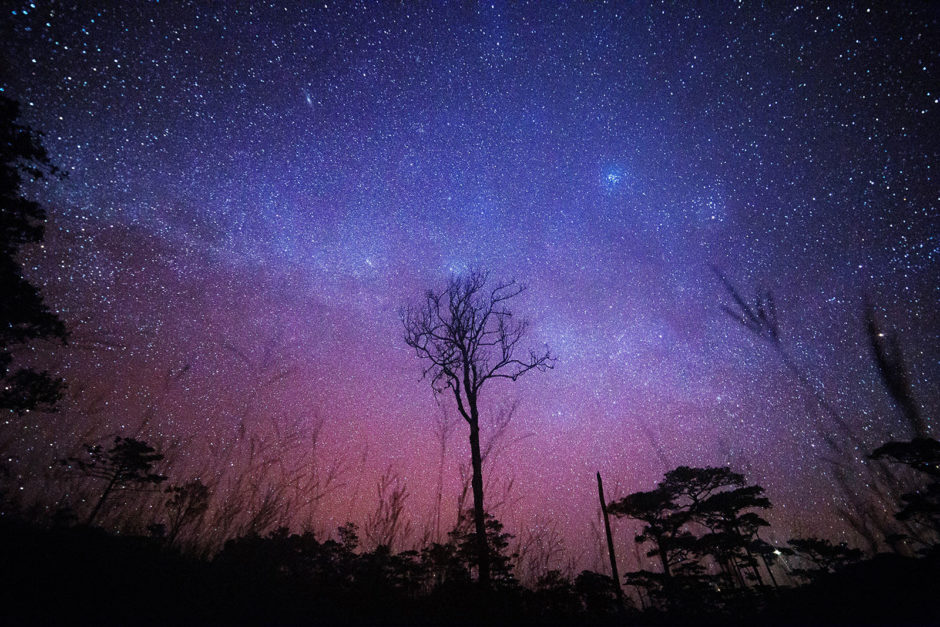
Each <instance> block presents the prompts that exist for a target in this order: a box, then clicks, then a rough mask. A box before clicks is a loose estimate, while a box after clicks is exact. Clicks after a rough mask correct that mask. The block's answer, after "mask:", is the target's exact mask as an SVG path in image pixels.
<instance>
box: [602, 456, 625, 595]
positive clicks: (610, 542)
mask: <svg viewBox="0 0 940 627" xmlns="http://www.w3.org/2000/svg"><path fill="white" fill-rule="evenodd" d="M597 493H598V496H600V498H601V512H602V513H603V514H604V531H606V532H607V554H608V555H610V576H611V579H613V580H614V586H615V588H614V589H615V590H616V591H617V599H618V600H620V601H621V602H622V601H623V589H622V588H621V587H620V574H619V573H618V572H617V558H616V556H615V555H614V537H613V535H611V533H610V517H609V516H608V515H607V503H606V502H605V501H604V483H603V482H602V481H601V473H600V472H598V473H597Z"/></svg>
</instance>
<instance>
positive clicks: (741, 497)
mask: <svg viewBox="0 0 940 627" xmlns="http://www.w3.org/2000/svg"><path fill="white" fill-rule="evenodd" d="M745 484H746V481H745V479H744V476H743V475H741V474H738V473H735V472H732V471H731V470H730V469H728V468H690V467H688V466H680V467H678V468H676V469H675V470H671V471H669V472H667V473H666V475H665V477H664V478H663V480H662V481H661V482H660V483H659V485H658V486H657V487H656V489H655V490H651V491H648V492H635V493H633V494H630V495H628V496H626V497H624V498H623V499H620V500H619V501H614V502H612V503H610V505H609V506H608V507H609V510H610V513H612V514H614V515H615V516H618V517H627V518H633V519H635V520H639V521H641V522H643V523H645V524H644V526H643V528H642V530H641V532H640V533H639V534H638V535H637V536H636V541H637V542H638V543H640V544H649V545H650V547H651V548H650V549H649V550H648V551H647V556H648V557H656V558H658V560H659V564H660V568H661V572H659V573H656V572H652V571H648V570H639V571H634V572H631V573H627V574H626V576H625V578H624V580H625V582H626V583H627V584H628V585H631V586H636V587H640V588H643V589H645V590H646V591H647V593H648V594H649V595H650V596H651V597H652V598H655V599H658V600H659V601H660V602H662V603H666V604H673V605H674V604H676V603H683V602H691V601H690V600H694V599H698V601H694V602H699V603H700V602H704V601H706V600H708V599H710V598H712V597H714V593H715V591H717V590H719V589H720V588H721V587H723V586H727V587H739V588H745V587H747V586H748V585H749V582H748V576H746V575H745V573H749V575H750V579H751V580H752V581H754V582H756V583H763V581H762V578H761V576H760V574H759V571H758V570H757V567H758V564H757V561H756V558H755V556H754V554H753V552H752V547H756V546H757V544H756V542H757V540H758V538H757V532H758V530H759V529H760V528H761V527H765V526H767V525H768V523H767V521H765V520H764V519H763V518H761V517H760V516H758V515H757V514H756V513H754V512H753V511H751V510H760V509H767V508H769V507H770V501H769V500H768V499H767V498H766V497H764V496H763V488H761V487H760V486H757V485H752V486H748V485H745ZM707 557H711V558H712V559H713V560H714V562H715V563H716V564H717V565H718V567H719V568H720V572H721V576H720V577H717V578H716V577H714V576H712V575H710V574H709V573H708V568H707V566H708V564H707V563H706V561H705V558H707Z"/></svg>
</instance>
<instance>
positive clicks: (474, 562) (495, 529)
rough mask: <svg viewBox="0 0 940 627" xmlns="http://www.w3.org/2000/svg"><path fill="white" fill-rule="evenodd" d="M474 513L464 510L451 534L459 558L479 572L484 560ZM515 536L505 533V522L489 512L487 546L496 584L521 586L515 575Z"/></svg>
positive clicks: (494, 583)
mask: <svg viewBox="0 0 940 627" xmlns="http://www.w3.org/2000/svg"><path fill="white" fill-rule="evenodd" d="M472 520H473V513H472V512H471V511H470V510H466V511H464V512H462V513H461V515H460V519H459V520H458V521H457V526H456V527H455V528H454V530H453V531H451V532H450V533H449V534H448V536H449V537H450V540H451V543H453V544H454V545H455V546H456V547H457V557H458V558H459V559H460V560H461V562H462V563H463V564H464V566H465V568H467V570H468V571H471V572H472V571H479V569H480V564H481V563H482V562H483V561H484V560H481V559H480V554H479V552H478V547H479V543H478V542H477V540H476V533H475V529H473V528H472V525H471V523H472ZM511 540H512V535H511V534H508V533H504V532H503V524H502V523H501V522H499V520H497V519H496V518H495V517H494V516H493V515H492V514H490V513H487V514H486V548H487V553H488V555H487V560H486V562H487V563H488V564H489V566H490V581H491V583H492V585H493V586H494V587H502V588H506V587H512V586H515V585H517V581H516V578H515V576H514V575H513V572H512V571H513V562H514V560H515V559H516V557H518V556H517V555H516V554H515V553H511V552H510V549H509V543H510V541H511Z"/></svg>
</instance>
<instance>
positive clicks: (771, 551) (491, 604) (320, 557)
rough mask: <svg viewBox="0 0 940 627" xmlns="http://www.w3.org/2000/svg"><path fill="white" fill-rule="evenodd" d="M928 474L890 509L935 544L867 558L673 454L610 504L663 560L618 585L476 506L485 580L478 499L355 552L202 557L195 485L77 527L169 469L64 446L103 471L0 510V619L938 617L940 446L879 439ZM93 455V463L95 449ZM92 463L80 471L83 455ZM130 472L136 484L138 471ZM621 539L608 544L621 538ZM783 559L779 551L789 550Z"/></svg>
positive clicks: (273, 543)
mask: <svg viewBox="0 0 940 627" xmlns="http://www.w3.org/2000/svg"><path fill="white" fill-rule="evenodd" d="M874 455H875V456H879V457H883V458H885V459H889V460H891V461H892V462H894V463H897V464H901V465H904V466H907V467H909V468H911V469H913V470H914V471H915V472H917V473H918V474H919V475H921V477H922V479H924V481H922V482H920V483H918V484H916V487H914V486H912V488H913V489H912V490H911V491H910V492H908V493H907V497H906V499H905V501H904V506H903V508H902V509H901V510H900V511H898V512H897V514H896V515H897V517H898V518H906V519H909V520H912V519H917V521H918V523H919V524H921V525H922V526H923V530H924V532H925V535H924V537H926V536H927V534H931V535H932V538H933V539H932V541H928V542H925V543H924V544H922V545H921V546H919V547H918V548H917V549H916V551H913V553H914V554H913V555H902V554H900V553H899V552H887V553H879V554H877V555H874V556H868V559H863V558H864V557H865V556H864V554H863V552H862V551H861V550H859V549H855V548H851V547H849V546H847V545H846V544H845V543H840V544H834V543H832V542H830V541H828V540H825V539H821V538H813V537H809V538H793V539H791V540H790V541H789V542H788V543H786V544H784V545H779V546H777V545H774V544H772V543H770V542H767V541H764V540H763V539H762V538H761V537H760V531H761V530H762V529H764V528H766V527H767V526H768V523H767V522H766V521H765V520H764V519H763V518H762V517H761V515H760V512H761V511H763V510H766V509H767V508H769V507H770V506H771V503H770V501H769V500H768V499H767V497H766V496H764V494H763V490H762V488H761V487H760V486H757V485H748V484H747V482H746V481H745V479H744V477H743V476H742V475H740V474H738V473H735V472H733V471H732V470H730V469H728V468H720V467H706V468H692V467H685V466H683V467H679V468H676V469H674V470H672V471H670V472H668V473H666V475H665V476H664V478H663V479H662V481H660V482H659V484H658V485H657V486H655V487H654V488H653V489H652V490H649V491H641V492H636V493H633V494H630V495H627V496H626V497H623V498H621V499H617V500H614V501H612V502H611V503H610V504H609V509H610V512H611V514H613V515H614V516H620V517H629V518H633V519H635V520H638V521H641V522H642V529H641V531H640V533H639V534H638V535H637V536H636V538H635V541H636V542H637V543H638V545H639V546H640V547H643V548H644V549H646V550H647V555H648V556H650V557H653V558H655V560H654V561H655V563H656V564H657V565H658V568H656V569H655V570H639V571H633V572H628V573H626V575H625V576H624V578H623V583H624V584H625V585H626V589H627V592H628V594H626V595H625V596H624V597H623V598H619V596H618V594H617V590H616V587H615V584H614V582H613V580H612V579H611V578H610V577H609V576H608V575H607V574H605V573H599V572H592V571H589V570H585V571H582V572H581V573H580V574H578V575H577V576H576V577H572V576H570V575H569V574H566V573H564V572H561V571H559V570H549V571H547V572H545V573H543V574H542V575H541V576H540V577H539V578H538V579H537V580H536V581H535V582H534V583H533V584H531V585H528V586H524V585H522V584H521V583H520V582H519V581H518V580H517V578H516V575H515V569H516V565H517V558H518V555H517V554H515V553H514V552H513V551H512V548H511V547H512V546H513V543H512V536H511V535H510V534H508V533H507V532H506V531H505V530H504V529H503V526H502V524H501V523H500V522H499V521H498V520H497V519H496V518H494V517H493V516H491V515H487V517H486V530H487V547H488V550H489V556H488V558H489V560H488V562H489V565H490V576H491V580H490V585H489V586H488V587H485V588H484V587H481V586H480V585H479V582H478V574H479V563H480V559H479V554H478V552H477V547H478V543H477V539H476V534H475V526H474V524H473V513H472V510H467V511H465V512H464V513H463V515H462V516H461V517H460V519H459V520H458V523H457V525H456V527H455V528H454V529H453V530H451V531H450V533H449V534H448V536H447V539H446V541H443V542H438V543H435V542H431V543H428V544H426V545H424V546H421V547H418V548H415V549H411V550H403V551H397V552H396V551H392V550H391V549H390V548H389V547H388V546H387V545H384V544H379V545H378V546H376V547H375V548H374V549H372V550H364V549H363V547H362V546H361V543H360V530H359V529H358V528H357V526H356V525H354V524H352V523H347V524H345V525H343V526H341V527H340V528H338V529H337V530H336V531H335V533H334V534H330V536H329V537H321V536H318V535H317V534H315V533H313V532H304V533H292V532H291V531H290V530H289V529H287V528H279V529H275V530H274V531H271V532H269V533H266V534H263V535H261V534H257V533H249V534H246V535H242V536H239V537H235V538H231V539H229V540H228V541H226V542H225V543H224V545H223V546H222V548H221V550H219V551H218V552H216V553H215V554H213V555H206V554H205V553H200V552H198V551H192V550H181V549H180V548H179V547H178V546H177V544H176V543H175V539H176V538H177V537H178V534H179V532H180V529H182V528H183V527H185V526H186V525H187V524H188V521H191V520H194V519H195V518H196V517H198V516H199V515H200V513H201V512H202V511H204V509H205V507H206V506H207V501H208V499H209V498H211V497H210V496H209V494H208V493H207V491H206V490H205V488H204V486H202V485H201V483H199V482H189V483H186V484H183V485H174V486H172V487H170V488H166V489H164V490H163V494H164V496H165V501H164V504H163V505H164V509H163V511H162V512H153V513H152V515H153V516H154V518H155V519H159V520H161V521H162V522H160V523H156V524H152V525H150V527H149V529H148V533H147V534H146V535H121V534H116V533H110V532H108V531H105V530H104V529H102V528H98V527H95V526H93V525H90V524H87V523H88V522H89V521H91V522H93V521H94V517H95V516H94V512H95V511H98V510H99V509H100V506H101V502H102V500H104V499H106V498H107V493H108V491H109V489H110V490H112V491H113V490H114V489H117V486H124V487H125V488H128V487H130V488H133V487H143V488H145V489H151V488H150V486H153V485H156V484H159V483H162V482H163V481H164V480H165V479H166V477H164V476H163V475H160V474H158V473H157V472H156V471H155V470H154V465H155V464H156V463H158V462H159V453H158V452H156V451H154V450H153V449H152V448H151V447H150V446H148V445H147V444H146V443H143V442H139V441H135V440H128V439H122V438H118V439H117V440H116V441H115V442H114V444H113V446H111V447H110V448H109V449H104V448H99V447H89V448H88V449H87V450H86V455H85V457H84V458H83V459H70V460H63V462H62V463H63V471H64V472H69V471H71V472H80V473H84V474H85V475H87V476H88V477H89V478H90V479H95V480H97V483H98V484H100V485H101V486H102V493H101V496H100V497H99V499H98V500H97V501H96V502H95V504H94V505H93V508H92V514H90V515H89V516H87V517H86V518H85V522H83V523H78V522H76V519H77V517H76V516H74V515H68V514H67V513H65V512H61V511H60V512H58V514H57V515H56V516H54V517H53V518H52V519H51V520H47V521H46V522H45V523H44V524H39V523H38V522H37V521H36V520H34V519H29V518H28V517H27V515H25V514H24V515H21V516H16V515H11V514H10V513H9V512H8V513H7V514H6V515H5V516H4V518H3V520H0V555H2V556H3V569H2V573H3V574H2V580H0V619H2V621H3V623H4V624H67V623H68V624H76V623H77V624H161V625H162V624H338V623H339V624H443V623H446V624H612V625H613V624H660V623H663V624H673V623H676V622H681V623H698V624H707V623H722V624H726V623H729V622H744V623H751V622H757V621H760V622H763V623H771V624H791V623H801V624H812V623H822V624H826V623H846V624H905V623H920V624H922V623H931V622H935V621H936V619H937V617H938V616H937V599H938V598H940V596H938V593H940V577H938V575H940V543H938V540H937V539H938V532H940V524H938V523H940V519H938V512H940V500H938V498H937V495H938V494H940V485H938V481H940V471H938V469H940V444H938V443H937V441H936V440H932V439H923V438H919V439H914V440H912V441H908V442H891V443H888V444H886V445H885V446H882V447H880V448H879V449H878V450H877V451H875V452H874ZM89 460H91V461H89ZM89 469H91V470H89ZM135 484H136V486H135ZM624 544H625V543H624V542H623V541H622V539H621V541H620V542H618V548H622V547H623V546H624ZM784 562H786V563H784Z"/></svg>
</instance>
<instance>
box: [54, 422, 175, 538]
mask: <svg viewBox="0 0 940 627" xmlns="http://www.w3.org/2000/svg"><path fill="white" fill-rule="evenodd" d="M162 459H163V455H161V454H160V453H157V452H156V449H154V448H153V447H152V446H150V445H149V444H147V443H146V442H142V441H140V440H135V439H134V438H122V437H120V436H118V437H115V438H114V445H113V446H112V447H111V448H109V449H108V450H107V451H105V450H104V448H103V447H102V446H101V445H100V444H97V445H95V446H92V445H90V444H86V445H85V456H84V457H83V458H79V457H69V458H67V459H63V460H62V462H61V463H62V464H63V465H64V466H66V467H67V468H69V469H72V468H74V469H76V470H78V471H79V472H81V473H82V474H84V475H85V476H86V477H93V478H95V479H102V480H104V481H105V482H106V483H105V487H104V490H103V491H102V492H101V496H100V497H99V498H98V502H97V503H96V504H95V507H94V508H93V509H92V510H91V513H90V514H89V515H88V518H87V519H86V520H85V524H87V525H91V524H92V522H94V520H95V518H96V517H97V516H98V513H99V512H100V511H101V508H102V507H103V506H104V504H105V502H106V501H107V500H108V497H109V496H111V494H112V492H113V491H114V490H126V489H137V490H143V489H146V487H147V486H156V485H158V484H160V483H163V482H164V481H166V477H165V476H164V475H161V474H157V473H155V472H153V465H154V464H156V463H157V462H159V461H160V460H162Z"/></svg>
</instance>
